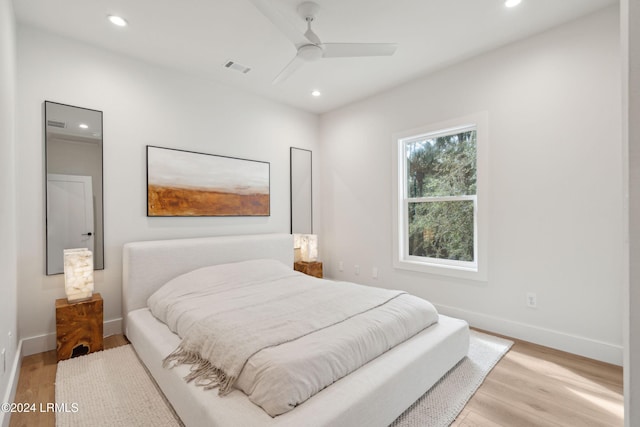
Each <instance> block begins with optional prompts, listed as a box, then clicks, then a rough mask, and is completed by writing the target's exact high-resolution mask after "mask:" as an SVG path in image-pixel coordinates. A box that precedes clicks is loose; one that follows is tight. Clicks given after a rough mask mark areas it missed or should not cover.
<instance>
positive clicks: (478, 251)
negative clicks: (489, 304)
mask: <svg viewBox="0 0 640 427" xmlns="http://www.w3.org/2000/svg"><path fill="white" fill-rule="evenodd" d="M487 116H488V115H487V113H486V112H482V113H475V114H471V115H468V116H465V117H460V118H457V119H452V120H447V121H443V122H438V123H432V124H430V125H426V126H422V127H420V128H417V129H411V130H407V131H402V132H398V133H395V134H394V135H393V153H394V155H393V172H394V179H395V180H396V185H395V186H393V188H394V195H393V200H394V202H393V223H394V226H393V230H394V233H393V234H394V260H393V261H394V262H393V264H394V267H395V268H399V269H405V270H412V271H419V272H424V273H431V274H437V275H444V276H453V277H458V278H463V279H470V280H480V281H486V280H487V278H488V274H487V257H486V255H487V242H486V240H487V233H488V221H487V220H488V218H487V215H486V213H487V211H486V205H487V200H486V187H487V174H486V172H487V170H488V167H487V149H486V148H487V147H486V145H487V142H486V141H487V122H488V119H487ZM469 130H475V131H476V194H475V195H464V196H438V197H436V196H434V197H413V198H411V197H408V192H407V189H406V183H407V173H406V171H407V158H406V155H405V145H406V144H408V143H411V142H416V141H419V140H424V139H425V138H436V137H439V136H444V135H450V134H452V133H457V132H465V131H469ZM464 200H473V202H474V236H473V237H474V240H473V241H474V261H459V260H450V259H441V258H430V257H421V256H415V255H409V241H408V240H409V239H408V236H409V205H410V203H421V202H427V203H428V202H437V201H464Z"/></svg>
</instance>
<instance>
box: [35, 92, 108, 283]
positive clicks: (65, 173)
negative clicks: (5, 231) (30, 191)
mask: <svg viewBox="0 0 640 427" xmlns="http://www.w3.org/2000/svg"><path fill="white" fill-rule="evenodd" d="M44 118H45V154H46V156H45V177H46V178H45V179H46V204H47V213H46V215H47V217H46V239H47V245H46V247H47V256H46V258H47V259H46V271H47V274H48V275H51V274H59V273H63V272H64V262H63V250H64V249H71V248H89V249H90V250H91V251H92V252H93V265H94V269H96V270H102V269H104V226H103V199H102V111H97V110H90V109H87V108H80V107H74V106H72V105H65V104H59V103H56V102H50V101H45V103H44Z"/></svg>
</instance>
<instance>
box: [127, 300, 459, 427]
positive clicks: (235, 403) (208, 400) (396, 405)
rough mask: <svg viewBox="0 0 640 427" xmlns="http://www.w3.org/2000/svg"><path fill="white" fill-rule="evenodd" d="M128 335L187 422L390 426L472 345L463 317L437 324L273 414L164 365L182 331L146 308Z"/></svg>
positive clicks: (134, 317) (134, 316)
mask: <svg viewBox="0 0 640 427" xmlns="http://www.w3.org/2000/svg"><path fill="white" fill-rule="evenodd" d="M126 320H127V323H126V324H127V331H126V334H127V337H128V339H129V340H130V341H131V343H132V344H133V346H134V348H135V350H136V352H137V353H138V356H139V357H140V358H141V360H142V361H143V363H144V364H145V365H146V366H147V369H148V370H149V371H150V373H151V374H152V376H153V377H154V378H155V380H156V382H157V383H158V385H159V386H160V388H161V389H162V391H163V393H164V394H165V395H166V397H167V398H168V400H169V401H170V402H171V403H172V405H173V407H174V409H175V410H176V412H177V413H178V415H179V416H180V418H181V419H182V421H183V422H184V423H185V425H187V426H222V427H225V426H300V425H305V426H345V427H353V426H359V425H363V426H364V425H366V426H387V425H389V424H390V423H391V422H392V421H393V420H394V419H395V418H396V417H397V416H398V415H400V414H401V413H402V412H403V411H404V410H405V409H406V408H408V407H409V406H410V405H411V404H412V403H413V402H414V401H415V400H416V399H418V398H419V397H420V396H421V395H422V394H424V392H425V391H426V390H428V389H429V388H430V387H431V386H432V385H433V384H435V383H436V382H437V381H438V379H439V378H440V377H441V376H442V375H443V374H444V373H446V372H447V371H448V370H449V369H451V368H452V367H453V366H454V365H455V364H456V363H457V362H458V361H459V360H461V359H462V358H463V357H464V356H465V355H466V354H467V351H468V345H469V335H468V325H467V323H466V322H465V321H462V320H459V319H454V318H450V317H447V316H443V315H440V316H439V321H438V323H436V324H435V325H432V326H430V327H429V328H427V329H425V330H423V331H422V332H420V333H419V334H417V335H416V336H414V337H413V338H411V339H409V340H408V341H406V342H404V343H402V344H400V345H398V346H396V347H394V348H393V349H391V350H389V351H388V352H386V353H384V354H382V355H381V356H379V357H377V358H376V359H374V360H372V361H371V362H369V363H367V364H366V365H364V366H362V367H361V368H359V369H357V370H356V371H355V372H353V373H351V374H349V375H348V376H346V377H344V378H342V379H341V380H339V381H337V382H335V383H334V384H332V385H331V386H329V387H327V388H326V389H324V390H322V391H320V392H319V393H318V394H316V395H314V396H313V397H311V398H310V399H309V400H307V401H306V402H304V403H303V404H301V405H299V406H298V407H296V408H295V409H293V410H291V411H290V412H287V413H285V414H283V415H280V416H277V417H274V418H272V417H270V416H269V415H268V414H267V413H266V412H264V411H263V410H262V409H261V408H260V407H258V406H256V405H255V404H253V403H252V402H251V401H250V400H249V399H248V398H247V396H246V395H245V394H244V393H242V392H241V391H239V390H234V391H232V392H231V393H230V394H229V395H227V396H223V397H221V396H219V395H218V393H217V390H208V391H205V390H203V389H202V388H201V387H196V386H195V385H194V384H193V383H186V382H185V381H184V379H183V377H184V376H186V375H187V374H188V373H189V367H188V366H178V367H175V368H173V369H165V368H163V367H162V360H163V359H164V357H165V356H167V355H168V354H169V353H171V352H172V351H173V350H174V349H175V348H176V346H177V345H178V344H179V343H180V338H179V337H178V335H176V334H174V333H173V332H171V331H170V330H169V329H168V328H167V326H166V325H165V324H164V323H162V322H160V321H159V320H157V319H156V318H155V317H153V315H152V314H151V312H150V311H149V310H148V309H147V308H142V309H138V310H134V311H131V312H130V313H129V314H128V316H127V319H126Z"/></svg>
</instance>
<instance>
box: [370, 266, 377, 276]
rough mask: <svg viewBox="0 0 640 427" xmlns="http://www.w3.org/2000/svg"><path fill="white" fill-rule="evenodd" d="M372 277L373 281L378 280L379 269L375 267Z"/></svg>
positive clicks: (372, 270)
mask: <svg viewBox="0 0 640 427" xmlns="http://www.w3.org/2000/svg"><path fill="white" fill-rule="evenodd" d="M371 277H372V278H373V279H377V278H378V267H373V268H372V269H371Z"/></svg>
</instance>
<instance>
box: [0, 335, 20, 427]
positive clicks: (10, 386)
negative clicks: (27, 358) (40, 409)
mask: <svg viewBox="0 0 640 427" xmlns="http://www.w3.org/2000/svg"><path fill="white" fill-rule="evenodd" d="M22 349H23V347H22V340H20V341H19V342H18V348H17V349H16V354H15V357H14V358H13V363H12V364H11V372H9V382H8V383H7V391H6V393H5V395H4V397H3V398H2V400H1V401H0V403H11V402H13V401H14V400H15V397H16V390H17V388H18V379H19V377H20V366H22V357H23V356H24V355H23V353H22ZM10 419H11V413H10V412H4V411H0V427H9V421H10Z"/></svg>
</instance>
